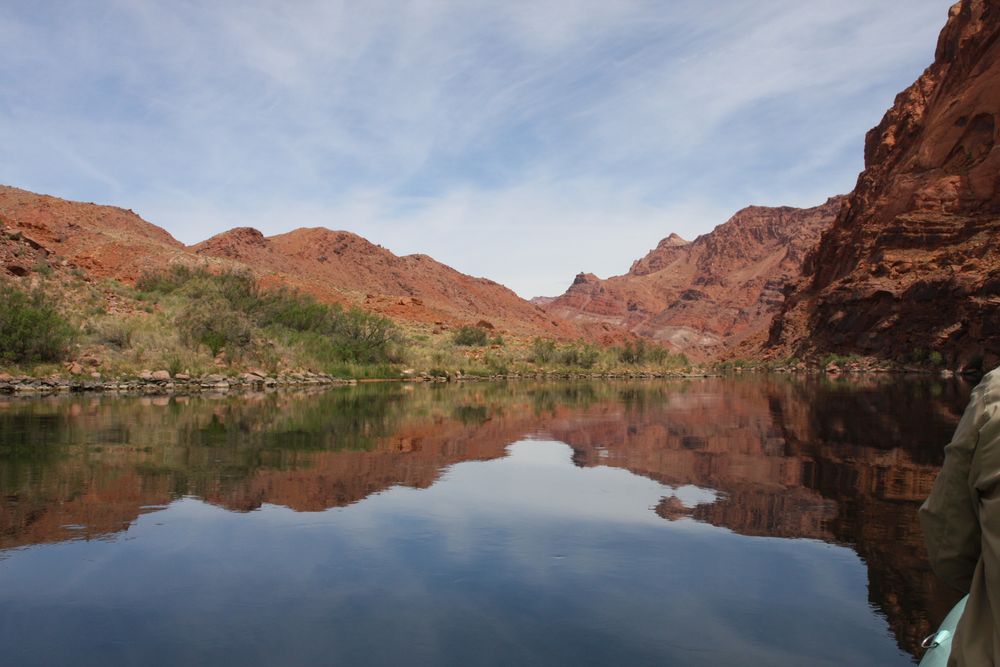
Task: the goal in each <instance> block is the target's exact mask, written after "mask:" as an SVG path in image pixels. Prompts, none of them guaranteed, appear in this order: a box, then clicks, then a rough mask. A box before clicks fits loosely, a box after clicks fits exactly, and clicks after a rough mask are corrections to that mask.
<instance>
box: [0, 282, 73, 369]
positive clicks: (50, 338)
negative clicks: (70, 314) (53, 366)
mask: <svg viewBox="0 0 1000 667" xmlns="http://www.w3.org/2000/svg"><path fill="white" fill-rule="evenodd" d="M73 334H74V332H73V328H72V327H71V326H70V325H69V323H68V322H67V321H66V320H65V319H64V318H63V317H62V315H60V314H59V312H58V311H57V310H56V308H55V307H54V306H53V305H52V303H51V302H50V301H49V300H48V299H46V297H45V295H44V294H43V293H42V292H41V291H35V292H32V293H30V294H29V293H26V292H23V291H21V290H19V289H17V288H15V287H13V286H12V285H0V362H3V363H38V362H46V361H58V360H60V359H61V358H62V357H63V356H64V354H65V351H66V348H67V346H68V345H69V344H70V342H71V341H72V339H73Z"/></svg>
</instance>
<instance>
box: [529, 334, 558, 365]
mask: <svg viewBox="0 0 1000 667" xmlns="http://www.w3.org/2000/svg"><path fill="white" fill-rule="evenodd" d="M555 358H556V342H555V341H554V340H548V339H546V338H536V339H534V340H533V341H531V351H530V352H529V353H528V361H531V362H534V363H536V364H546V363H549V362H550V361H553V360H554V359H555Z"/></svg>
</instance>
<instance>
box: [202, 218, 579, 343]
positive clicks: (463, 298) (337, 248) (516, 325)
mask: <svg viewBox="0 0 1000 667" xmlns="http://www.w3.org/2000/svg"><path fill="white" fill-rule="evenodd" d="M191 251H192V252H194V253H196V254H197V255H199V256H202V257H214V258H218V259H227V260H234V261H236V262H239V263H241V264H245V265H246V266H248V267H250V268H251V269H252V270H253V271H254V272H255V273H256V274H257V275H259V276H260V277H261V279H262V280H263V281H264V282H265V283H269V284H275V283H277V284H284V285H291V286H293V287H296V288H299V289H302V290H304V291H307V292H309V293H312V294H314V295H316V296H317V297H319V298H321V299H323V300H327V301H337V302H341V303H357V304H361V305H363V306H364V307H365V308H368V309H371V310H375V311H378V312H381V313H384V314H387V315H390V316H392V317H395V318H399V319H403V320H408V321H416V322H434V321H445V322H449V323H475V322H477V321H479V320H486V321H489V322H490V323H492V324H494V325H496V326H499V327H502V328H504V329H505V330H507V331H511V332H513V333H520V334H530V335H548V336H557V337H572V336H575V335H578V331H577V328H576V327H573V326H571V325H560V324H558V323H554V322H553V321H552V318H550V317H549V316H547V315H546V314H545V312H544V311H543V310H541V309H540V308H538V307H537V306H535V305H533V304H531V303H528V302H527V301H525V300H524V299H521V298H520V297H519V296H517V295H516V294H515V293H514V292H512V291H511V290H509V289H507V288H506V287H504V286H503V285H500V284H499V283H496V282H493V281H492V280H488V279H486V278H475V277H472V276H468V275H465V274H463V273H459V272H458V271H456V270H454V269H452V268H451V267H449V266H446V265H444V264H442V263H440V262H437V261H435V260H434V259H432V258H431V257H428V256H427V255H406V256H403V257H399V256H397V255H394V254H393V253H391V252H389V251H388V250H386V249H385V248H383V247H381V246H378V245H375V244H373V243H370V242H369V241H367V240H366V239H364V238H362V237H360V236H358V235H356V234H352V233H350V232H344V231H331V230H329V229H325V228H322V227H319V228H310V229H296V230H294V231H291V232H288V233H286V234H279V235H277V236H272V237H264V236H263V235H262V234H261V233H260V232H258V231H257V230H255V229H249V228H237V229H233V230H230V231H228V232H225V233H223V234H219V235H218V236H214V237H212V238H210V239H208V240H207V241H204V242H202V243H199V244H198V245H195V246H192V247H191Z"/></svg>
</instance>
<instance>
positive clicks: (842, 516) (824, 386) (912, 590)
mask: <svg viewBox="0 0 1000 667" xmlns="http://www.w3.org/2000/svg"><path fill="white" fill-rule="evenodd" d="M967 395H968V388H967V387H965V386H964V385H962V384H949V385H943V384H940V383H938V384H934V383H931V384H911V383H896V384H888V383H885V382H871V383H867V384H859V383H851V384H846V383H844V384H829V383H815V384H794V383H786V382H759V383H737V384H733V385H731V386H730V387H728V388H727V390H726V391H724V392H720V391H718V390H717V388H715V387H713V386H712V385H711V384H705V385H699V384H693V385H691V386H689V387H688V388H687V391H685V392H677V393H673V394H670V395H669V396H664V402H662V403H661V402H659V401H655V400H653V401H651V400H649V396H648V394H641V395H638V396H632V397H630V396H627V395H626V396H623V401H622V402H621V403H620V404H619V405H617V406H610V405H609V406H607V407H606V408H604V410H605V412H604V414H603V415H600V416H599V415H596V414H595V412H594V411H593V410H592V411H591V412H590V416H589V419H588V420H587V422H586V423H585V424H584V423H580V422H579V420H576V419H574V418H572V417H570V418H564V419H556V420H553V422H552V423H551V424H550V425H549V427H548V430H549V432H550V433H551V435H552V437H554V438H556V439H558V440H561V441H563V442H566V443H568V444H570V445H571V446H572V447H573V448H574V451H575V455H574V459H575V460H576V462H577V463H578V464H579V465H585V466H589V465H612V466H620V467H623V468H626V469H628V470H630V471H632V472H635V473H637V474H641V475H645V476H648V477H652V478H654V479H656V480H658V481H661V482H663V483H665V484H670V485H683V484H697V485H701V486H708V487H711V488H713V489H715V490H717V491H720V492H722V494H724V498H723V499H722V500H720V501H718V502H716V503H713V504H711V505H699V506H697V507H695V508H694V509H690V510H689V509H685V508H684V507H683V506H681V505H680V504H679V503H677V501H676V500H665V501H664V502H662V503H661V504H660V506H659V507H657V512H658V513H659V514H660V515H661V516H663V517H665V518H667V519H676V518H680V517H692V518H694V519H696V520H699V521H704V522H707V523H711V524H714V525H718V526H724V527H727V528H730V529H732V530H734V531H735V532H738V533H741V534H745V535H756V536H769V537H783V538H811V539H819V540H823V541H827V542H836V543H842V544H848V545H850V546H851V547H852V548H854V550H855V551H856V552H857V553H858V555H859V556H860V557H861V558H862V559H864V561H865V562H866V564H867V565H868V573H869V599H870V602H871V603H872V604H873V605H875V606H876V607H877V608H879V609H881V610H882V611H883V612H884V613H885V614H886V616H887V618H888V620H889V623H890V626H891V627H892V629H893V632H894V633H895V635H896V638H897V640H898V641H899V644H900V646H901V647H902V648H904V649H905V650H907V651H909V652H911V653H915V652H916V650H917V646H918V644H919V642H920V639H921V638H922V637H924V636H925V635H926V634H928V632H930V629H931V627H932V626H935V625H936V624H937V623H938V622H939V621H940V619H941V618H942V617H943V616H944V614H945V613H946V612H947V610H948V609H949V608H950V607H951V605H952V604H954V602H955V601H956V596H955V594H954V593H953V592H951V591H949V590H946V589H945V588H944V587H943V586H942V585H941V584H940V583H939V581H938V580H937V578H936V577H935V576H934V574H933V573H932V572H931V570H930V567H929V565H928V563H927V560H926V557H925V550H924V545H923V535H922V533H921V530H920V526H919V522H918V519H917V508H918V507H919V505H920V503H921V502H922V501H923V499H924V498H926V497H927V494H928V493H929V492H930V488H931V485H932V484H933V482H934V478H935V476H936V475H937V471H938V468H939V466H940V463H941V459H942V455H943V452H942V446H943V444H944V443H945V442H947V440H948V438H949V437H950V435H951V432H952V430H953V429H954V427H955V424H956V423H957V421H958V419H959V417H960V416H961V411H962V410H963V409H964V405H965V400H966V399H967Z"/></svg>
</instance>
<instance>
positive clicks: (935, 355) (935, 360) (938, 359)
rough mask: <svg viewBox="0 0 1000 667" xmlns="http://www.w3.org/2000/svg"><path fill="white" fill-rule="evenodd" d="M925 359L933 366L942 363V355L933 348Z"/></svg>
mask: <svg viewBox="0 0 1000 667" xmlns="http://www.w3.org/2000/svg"><path fill="white" fill-rule="evenodd" d="M927 361H928V362H930V363H931V365H933V366H940V365H941V364H943V363H944V357H943V356H942V355H941V353H940V352H938V351H937V350H934V351H933V352H931V353H930V354H928V355H927Z"/></svg>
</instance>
